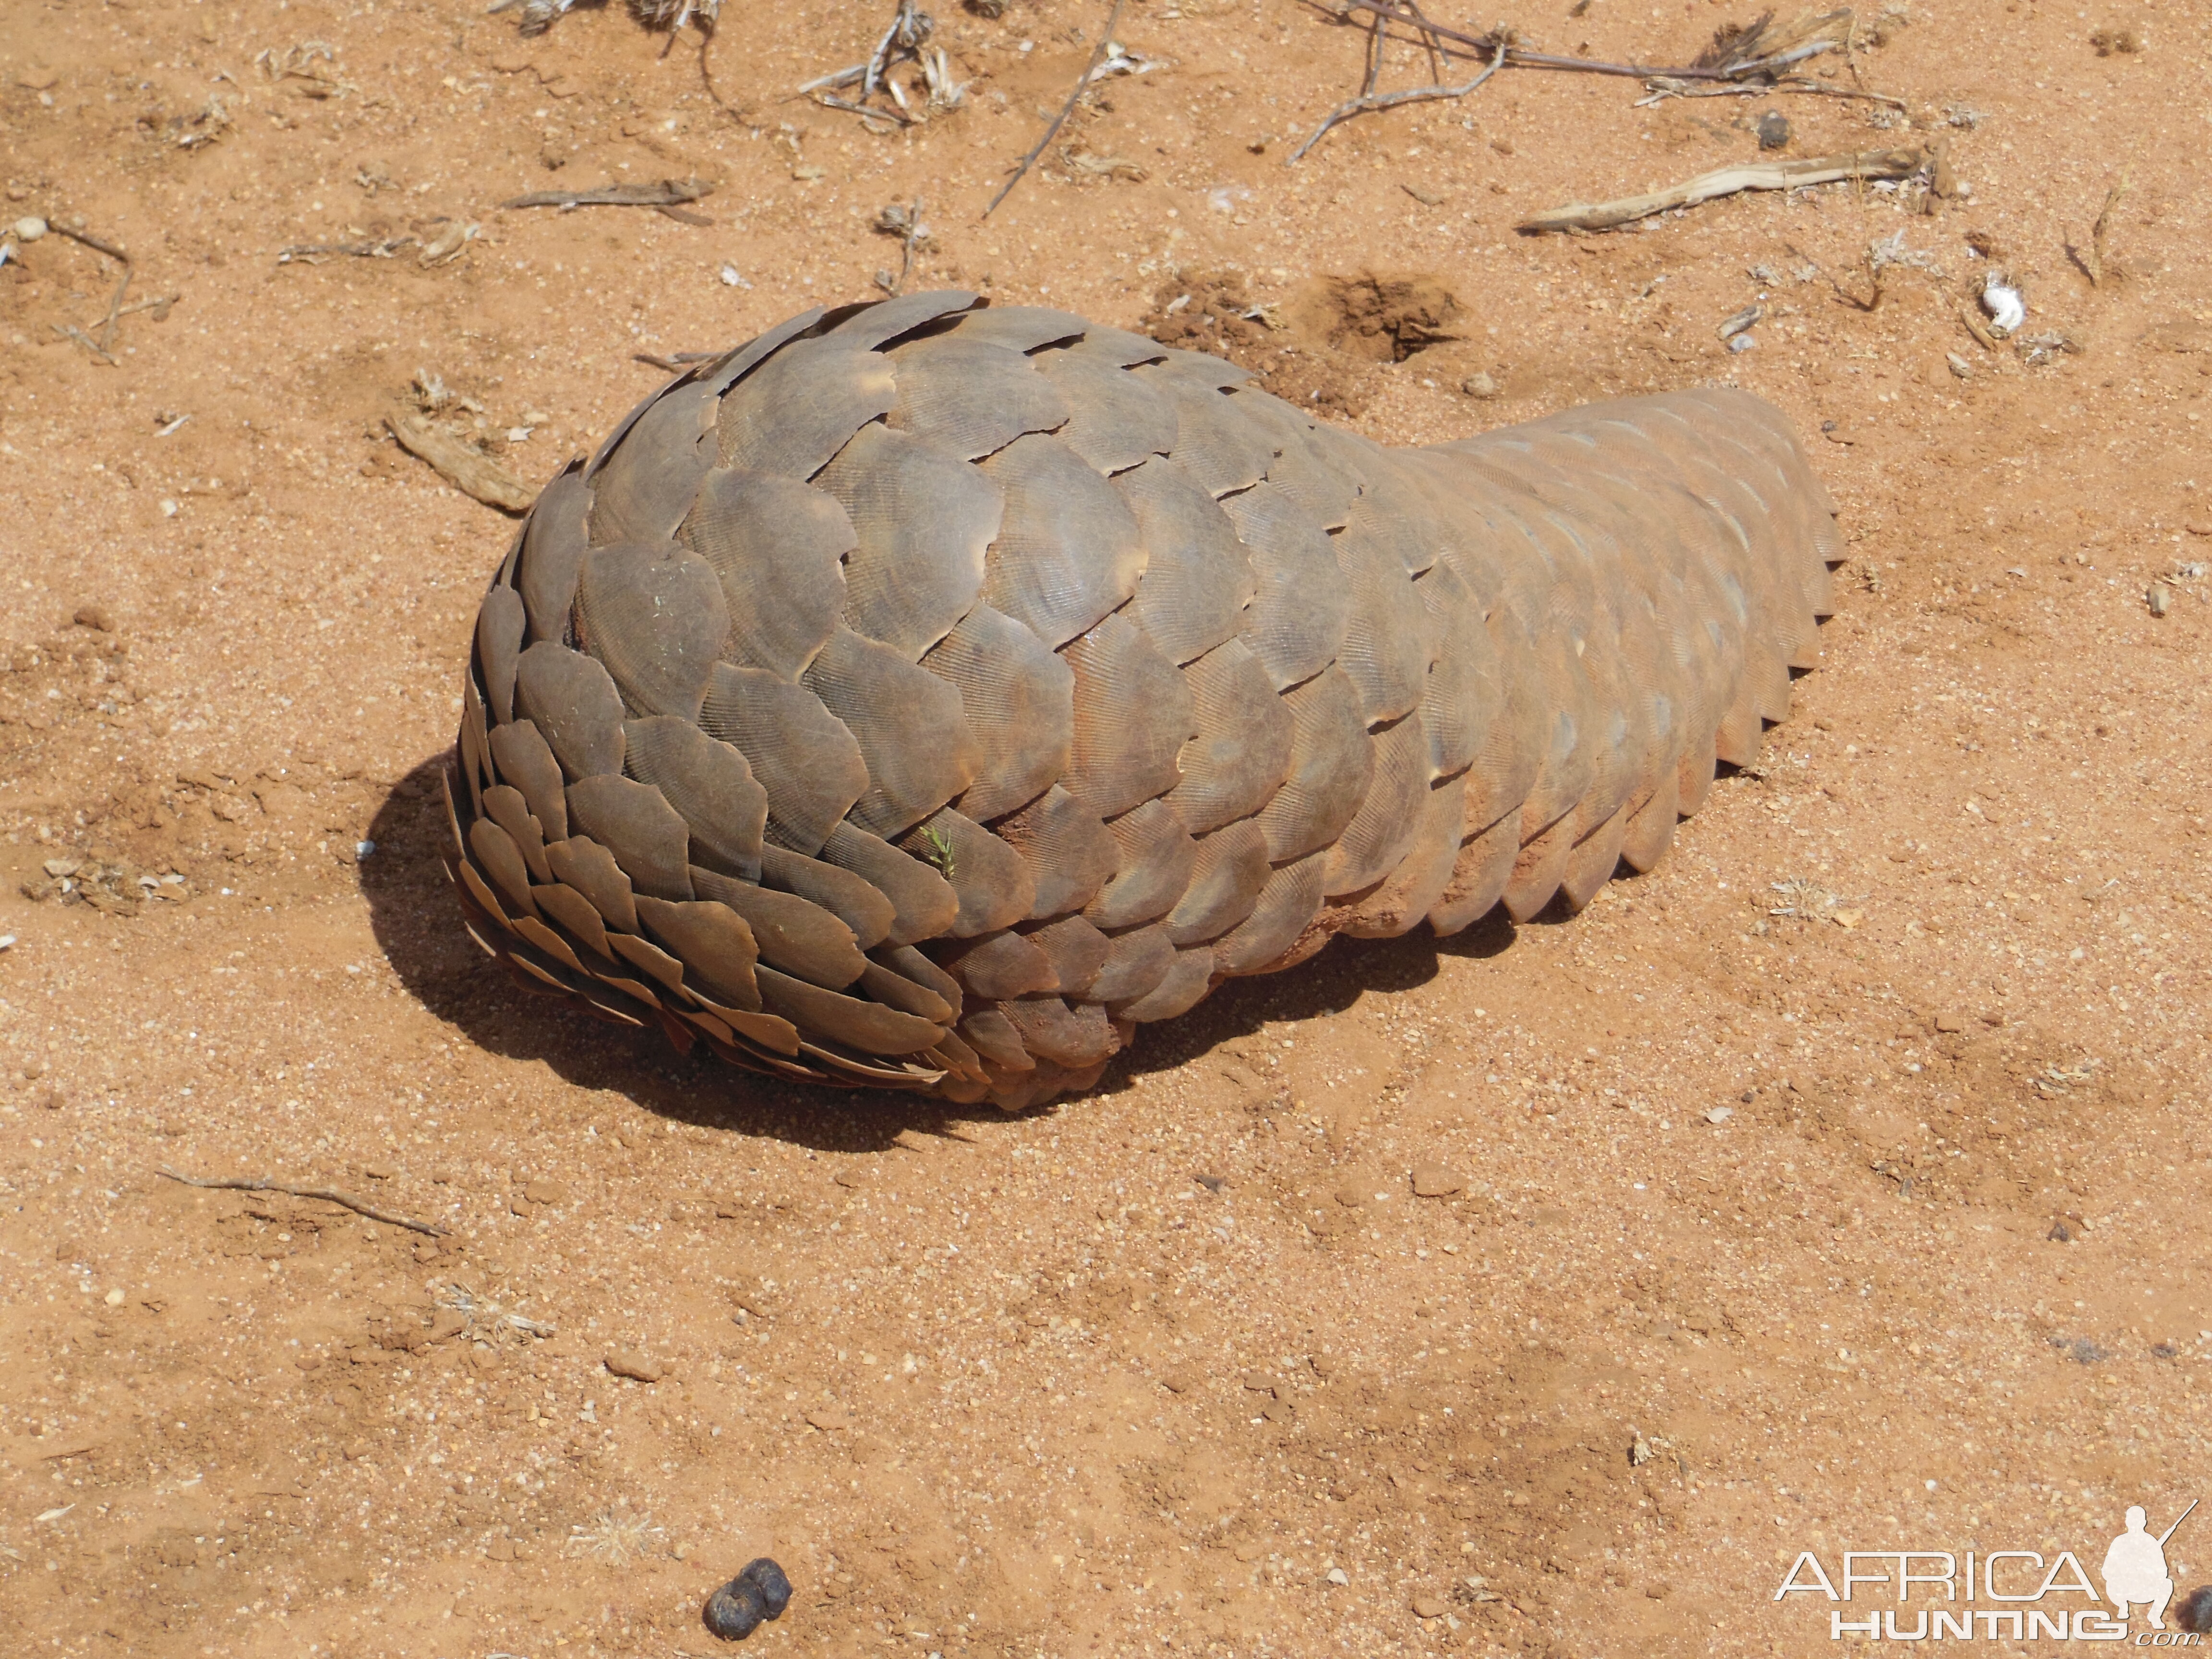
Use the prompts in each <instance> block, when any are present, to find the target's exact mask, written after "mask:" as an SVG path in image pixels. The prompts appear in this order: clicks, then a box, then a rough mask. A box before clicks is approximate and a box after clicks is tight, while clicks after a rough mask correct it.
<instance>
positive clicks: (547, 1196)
mask: <svg viewBox="0 0 2212 1659" xmlns="http://www.w3.org/2000/svg"><path fill="white" fill-rule="evenodd" d="M522 1195H523V1197H525V1198H526V1199H528V1200H530V1201H531V1202H532V1204H566V1203H567V1202H568V1188H566V1187H563V1186H562V1184H561V1183H560V1182H557V1181H533V1182H530V1183H529V1184H528V1185H527V1186H526V1187H524V1188H523V1189H522Z"/></svg>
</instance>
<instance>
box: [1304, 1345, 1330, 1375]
mask: <svg viewBox="0 0 2212 1659" xmlns="http://www.w3.org/2000/svg"><path fill="white" fill-rule="evenodd" d="M1306 1364H1309V1365H1310V1366H1312V1367H1313V1374H1314V1375H1315V1376H1318V1377H1320V1378H1322V1380H1323V1381H1327V1380H1328V1377H1329V1376H1332V1375H1333V1374H1334V1372H1335V1370H1336V1356H1335V1355H1334V1354H1333V1353H1329V1352H1325V1351H1324V1352H1321V1353H1317V1354H1314V1355H1311V1356H1310V1357H1309V1358H1307V1360H1306Z"/></svg>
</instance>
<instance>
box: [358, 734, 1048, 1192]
mask: <svg viewBox="0 0 2212 1659" xmlns="http://www.w3.org/2000/svg"><path fill="white" fill-rule="evenodd" d="M446 763H447V755H446V754H445V753H443V752H441V753H439V754H435V755H433V756H430V757H428V758H427V759H425V760H423V761H422V763H419V764H418V765H417V766H416V767H415V769H413V770H412V771H410V772H409V773H408V774H407V775H406V776H405V777H404V778H402V779H401V780H400V781H398V784H396V785H395V786H394V787H392V791H391V793H389V794H388V795H386V798H385V800H384V804H383V805H382V806H380V808H379V809H378V810H377V813H376V816H375V817H374V819H373V820H372V821H371V823H370V824H369V829H368V838H369V840H371V841H373V842H375V843H376V850H375V851H374V853H372V854H370V855H369V856H368V858H367V859H365V860H362V863H361V865H360V866H359V868H360V875H361V890H362V897H363V898H365V899H366V900H367V901H368V918H369V927H370V928H371V929H372V930H373V931H374V933H375V935H376V942H377V945H378V947H379V948H380V950H382V951H383V952H384V955H385V959H386V961H388V962H389V963H391V964H392V970H393V971H394V972H395V973H397V974H398V975H399V978H400V981H401V983H403V984H404V985H405V986H406V987H407V989H408V990H409V992H410V993H411V994H413V995H414V996H415V998H416V1000H418V1001H420V1002H421V1003H422V1006H424V1007H425V1008H426V1009H428V1011H429V1012H431V1013H432V1014H434V1015H435V1016H436V1017H437V1018H440V1019H441V1020H444V1021H445V1022H447V1024H450V1025H452V1026H453V1027H454V1028H455V1029H456V1030H459V1032H460V1034H461V1035H462V1036H464V1037H465V1038H466V1039H467V1040H468V1041H469V1042H473V1043H475V1044H476V1045H477V1047H479V1048H483V1049H485V1050H487V1051H488V1052H489V1053H492V1054H500V1055H503V1056H505V1057H507V1058H508V1059H512V1060H541V1061H543V1062H544V1064H545V1065H547V1066H550V1067H551V1068H552V1070H553V1072H554V1073H555V1074H556V1076H558V1077H559V1078H560V1079H562V1081H563V1082H564V1083H568V1084H571V1085H574V1086H575V1087H577V1088H580V1089H599V1090H611V1091H615V1092H617V1093H619V1094H621V1095H623V1097H626V1098H628V1099H629V1100H630V1101H632V1102H634V1103H636V1104H637V1105H639V1106H641V1107H642V1108H643V1109H646V1110H647V1111H649V1112H652V1113H654V1114H656V1115H659V1116H661V1117H664V1118H667V1119H670V1120H671V1121H677V1122H683V1123H696V1124H700V1125H703V1126H705V1127H708V1128H714V1129H729V1130H734V1131H737V1132H738V1133H745V1134H757V1135H769V1136H774V1137H775V1138H776V1139H782V1140H788V1141H791V1142H793V1144H795V1145H799V1146H805V1147H807V1148H809V1149H810V1150H812V1151H817V1152H879V1151H882V1150H884V1149H885V1148H887V1147H889V1146H890V1145H891V1143H892V1142H893V1141H894V1140H895V1139H896V1138H897V1136H898V1135H899V1134H900V1133H902V1131H905V1130H908V1129H913V1130H916V1131H919V1132H920V1133H924V1134H944V1135H954V1136H957V1135H959V1134H960V1133H961V1129H960V1125H961V1124H962V1123H963V1122H966V1121H1004V1120H1003V1119H1002V1118H1001V1117H1000V1114H999V1113H998V1112H997V1111H995V1110H994V1109H990V1108H984V1109H981V1110H980V1111H968V1110H964V1109H962V1108H960V1107H957V1106H953V1105H951V1104H950V1103H947V1102H945V1101H941V1100H932V1099H924V1098H921V1097H917V1096H913V1095H902V1094H893V1093H890V1092H886V1091H879V1090H843V1089H823V1088H816V1087H811V1086H809V1085H805V1084H798V1083H791V1082H787V1081H785V1080H783V1079H771V1078H764V1077H761V1076H758V1075H757V1074H755V1073H750V1072H745V1071H742V1070H740V1069H738V1067H736V1066H727V1065H724V1064H723V1063H722V1062H721V1061H720V1060H716V1059H714V1057H713V1056H712V1055H710V1054H708V1052H707V1049H706V1048H705V1046H704V1045H703V1044H702V1045H701V1046H700V1047H698V1048H695V1049H693V1050H692V1052H691V1054H690V1056H689V1057H688V1058H687V1057H685V1056H683V1055H679V1054H678V1053H677V1052H676V1050H675V1049H674V1048H672V1047H671V1046H670V1044H669V1042H668V1039H667V1038H666V1037H665V1036H663V1035H662V1034H661V1033H660V1032H659V1030H631V1029H629V1027H626V1026H618V1025H613V1024H607V1023H605V1022H604V1021H600V1020H597V1019H592V1018H589V1017H587V1016H586V1015H585V1014H584V1013H583V1012H581V1011H580V1009H578V1008H577V1007H576V1006H574V1005H573V1004H569V1003H565V1002H560V1001H556V1000H553V999H551V998H549V997H538V996H532V995H531V994H529V993H528V992H526V991H524V990H521V989H520V988H519V987H517V986H516V985H515V984H514V982H513V981H512V980H511V979H509V978H508V977H507V974H506V973H505V971H504V970H502V969H501V968H500V966H499V964H497V963H495V962H493V961H492V960H491V959H490V958H489V957H487V956H485V955H484V953H483V951H480V950H478V949H477V946H476V945H475V944H474V943H473V942H471V939H470V938H469V936H468V934H467V933H466V932H465V930H464V929H463V927H462V925H461V910H460V906H459V903H458V902H456V901H455V898H454V896H453V884H452V883H451V882H450V881H449V880H448V879H447V876H446V872H445V869H444V867H443V866H442V865H441V862H440V858H439V853H440V849H441V847H443V846H445V845H446V844H447V841H448V835H447V829H446V809H445V806H444V804H443V802H442V800H441V797H440V795H439V792H438V775H439V772H440V771H441V769H443V768H444V767H445V765H446Z"/></svg>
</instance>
